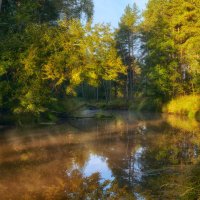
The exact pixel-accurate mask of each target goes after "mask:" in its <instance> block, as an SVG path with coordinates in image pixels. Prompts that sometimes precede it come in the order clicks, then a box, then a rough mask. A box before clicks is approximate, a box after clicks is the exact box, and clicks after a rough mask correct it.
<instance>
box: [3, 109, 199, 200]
mask: <svg viewBox="0 0 200 200" xmlns="http://www.w3.org/2000/svg"><path fill="white" fill-rule="evenodd" d="M112 113H114V115H115V118H113V119H106V120H105V119H104V120H96V119H79V120H70V121H68V122H66V123H61V124H59V125H49V126H40V127H37V128H24V129H22V128H12V129H11V128H10V129H7V130H1V131H0V133H1V134H0V200H7V199H11V200H18V199H19V200H22V199H28V200H29V199H30V200H32V199H52V200H53V199H55V200H57V199H137V200H149V199H155V200H158V199H172V200H173V199H198V198H200V164H199V163H200V148H199V147H200V129H199V123H198V122H196V121H193V120H188V119H184V118H179V117H177V116H176V117H175V116H160V115H153V114H146V115H135V114H133V113H131V112H126V111H124V112H112ZM96 172H98V173H99V174H94V173H96ZM92 174H93V175H92ZM91 175H92V176H91ZM87 177H89V178H87ZM105 180H110V182H109V183H107V184H105V185H103V184H104V183H105ZM124 187H126V188H124ZM122 188H123V189H122ZM97 189H98V192H97ZM109 189H110V191H109ZM105 191H107V192H108V191H109V192H110V194H109V195H110V196H109V195H108V194H107V196H106V195H105ZM122 191H123V192H122ZM97 193H98V194H97ZM100 193H101V194H100ZM92 195H93V196H92ZM95 195H96V196H95Z"/></svg>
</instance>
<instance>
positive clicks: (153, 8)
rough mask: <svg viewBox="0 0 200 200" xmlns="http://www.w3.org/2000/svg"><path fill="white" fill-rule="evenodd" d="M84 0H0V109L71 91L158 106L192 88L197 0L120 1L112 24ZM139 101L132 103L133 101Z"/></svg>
mask: <svg viewBox="0 0 200 200" xmlns="http://www.w3.org/2000/svg"><path fill="white" fill-rule="evenodd" d="M93 7H94V5H93V2H92V1H91V0H67V1H66V0H65V1H63V0H58V1H57V0H36V1H33V0H30V1H27V0H17V1H14V0H9V1H8V0H3V1H1V3H0V46H1V48H0V110H1V112H7V113H8V112H9V113H32V114H34V115H40V113H44V112H49V111H52V110H56V108H57V106H56V105H58V104H59V102H60V101H61V100H62V101H63V100H64V99H66V98H68V97H69V96H74V95H77V96H78V97H82V98H84V99H96V100H97V101H98V100H99V99H104V100H106V102H107V103H108V102H109V101H112V100H113V99H116V98H123V99H124V101H125V100H126V102H128V101H129V103H128V105H129V104H130V102H131V103H133V104H134V106H133V107H134V108H137V109H148V110H151V109H158V108H161V107H162V105H163V104H164V103H166V102H167V101H169V100H170V99H172V98H175V97H177V96H180V95H189V94H196V95H198V94H199V92H200V90H199V88H200V57H199V56H200V1H199V0H195V1H193V0H174V1H166V0H150V1H149V2H148V5H147V8H146V10H145V11H144V13H143V17H140V13H139V11H138V8H137V6H136V5H133V6H130V5H128V6H127V7H126V9H125V11H124V14H123V16H122V17H121V19H120V22H119V27H118V28H117V29H116V30H115V31H113V30H112V29H111V28H110V27H109V25H104V24H97V25H92V16H93ZM138 104H139V105H138Z"/></svg>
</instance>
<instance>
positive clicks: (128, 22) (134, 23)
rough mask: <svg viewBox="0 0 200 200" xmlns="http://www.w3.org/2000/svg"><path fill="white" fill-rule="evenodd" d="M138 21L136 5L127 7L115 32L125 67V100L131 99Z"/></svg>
mask: <svg viewBox="0 0 200 200" xmlns="http://www.w3.org/2000/svg"><path fill="white" fill-rule="evenodd" d="M138 20H139V11H138V8H137V6H136V4H134V5H133V8H131V6H130V5H128V6H127V7H126V9H125V11H124V14H123V16H122V17H121V19H120V22H119V28H118V29H117V30H116V40H117V48H118V50H119V55H120V56H121V57H122V60H123V63H124V64H125V65H126V66H127V78H126V86H125V88H126V94H125V95H126V98H127V99H131V98H132V95H133V84H134V81H133V80H134V75H135V74H134V70H135V69H134V68H135V66H136V65H135V60H136V58H135V55H134V54H135V50H136V48H135V46H136V40H137V38H138Z"/></svg>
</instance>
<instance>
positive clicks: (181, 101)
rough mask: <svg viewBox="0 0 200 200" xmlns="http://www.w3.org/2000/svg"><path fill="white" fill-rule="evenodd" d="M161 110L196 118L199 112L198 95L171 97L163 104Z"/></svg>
mask: <svg viewBox="0 0 200 200" xmlns="http://www.w3.org/2000/svg"><path fill="white" fill-rule="evenodd" d="M163 112H167V113H172V114H179V115H187V116H188V117H189V118H198V115H199V114H198V113H199V112H200V96H199V95H188V96H180V97H178V98H176V99H173V100H171V101H170V102H169V103H168V104H167V105H166V106H164V108H163Z"/></svg>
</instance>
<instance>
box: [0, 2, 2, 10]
mask: <svg viewBox="0 0 200 200" xmlns="http://www.w3.org/2000/svg"><path fill="white" fill-rule="evenodd" d="M1 5H2V0H0V12H1Z"/></svg>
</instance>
